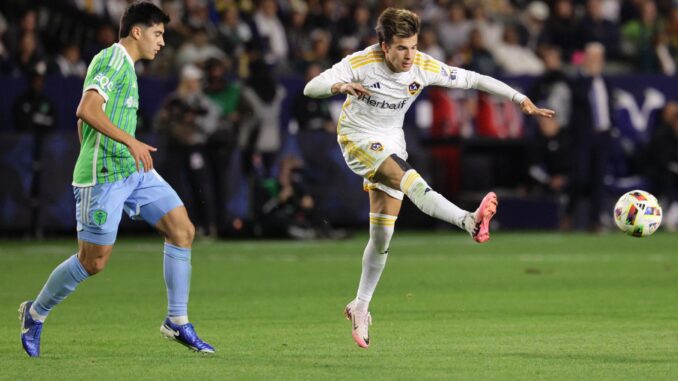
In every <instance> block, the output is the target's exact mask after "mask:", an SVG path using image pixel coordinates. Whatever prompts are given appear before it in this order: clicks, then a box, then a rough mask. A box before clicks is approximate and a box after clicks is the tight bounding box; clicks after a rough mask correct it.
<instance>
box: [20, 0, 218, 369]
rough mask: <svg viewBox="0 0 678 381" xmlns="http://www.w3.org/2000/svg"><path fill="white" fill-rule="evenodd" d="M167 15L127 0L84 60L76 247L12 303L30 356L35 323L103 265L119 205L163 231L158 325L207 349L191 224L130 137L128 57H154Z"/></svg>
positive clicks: (132, 103)
mask: <svg viewBox="0 0 678 381" xmlns="http://www.w3.org/2000/svg"><path fill="white" fill-rule="evenodd" d="M168 22H169V17H168V16H167V15H166V14H165V13H164V12H163V11H162V10H161V9H160V8H158V7H157V6H155V5H154V4H152V3H150V2H144V1H142V2H136V3H134V4H132V5H130V6H128V7H127V9H126V10H125V13H124V14H123V16H122V18H121V19H120V41H119V42H118V43H116V44H113V45H112V46H110V47H108V48H106V49H104V50H102V51H101V52H100V53H99V54H97V55H96V56H95V57H94V59H93V60H92V62H91V63H90V65H89V68H88V70H87V77H86V78H85V84H84V89H83V94H82V99H81V100H80V104H79V105H78V109H77V111H76V115H77V117H78V118H79V121H78V135H79V137H80V140H81V148H80V156H79V157H78V161H77V163H76V164H75V170H74V171H73V192H74V194H75V200H76V219H77V231H78V247H79V250H78V253H77V254H75V255H73V256H71V257H69V258H68V259H67V260H65V261H64V262H63V263H61V264H60V265H59V266H57V267H56V268H55V269H54V271H53V272H52V274H51V275H50V276H49V278H48V279H47V282H46V283H45V285H44V287H43V288H42V290H41V291H40V293H39V294H38V296H37V297H36V299H35V301H31V300H29V301H26V302H23V303H22V304H21V306H20V308H19V313H20V316H19V318H20V319H21V342H22V345H23V347H24V350H25V351H26V353H27V354H28V355H29V356H31V357H37V356H39V355H40V334H41V332H42V326H43V323H44V321H45V319H46V318H47V315H48V314H49V312H50V311H51V310H52V308H53V307H54V306H56V305H57V304H58V303H60V302H61V301H63V300H64V299H65V298H66V297H67V296H68V295H69V294H71V293H72V292H73V291H74V290H75V288H76V286H77V285H78V284H79V283H80V282H82V281H84V280H85V279H87V278H88V277H89V276H91V275H94V274H96V273H98V272H100V271H101V270H103V269H104V267H105V266H106V263H107V262H108V259H109V258H110V255H111V252H112V250H113V244H114V243H115V238H116V235H117V230H118V224H119V223H120V218H121V217H122V211H123V209H124V210H125V212H127V214H128V215H129V216H130V217H131V218H133V219H142V220H145V221H146V222H148V223H149V224H151V225H152V226H154V227H155V228H157V229H158V230H159V231H160V232H161V233H162V234H163V235H164V236H165V246H164V266H163V267H164V278H165V284H166V286H167V296H168V314H167V318H166V319H165V321H164V322H163V323H162V325H161V327H160V332H161V333H162V335H163V336H165V337H167V338H169V339H172V340H176V341H177V342H179V343H181V344H183V345H185V346H187V347H188V348H190V349H192V350H195V351H198V352H201V353H214V348H213V347H212V346H211V345H209V344H207V343H205V342H204V341H202V340H201V339H200V338H199V337H198V335H197V334H196V332H195V329H194V328H193V325H192V324H191V323H189V321H188V294H189V288H190V287H189V286H190V279H191V262H190V260H191V245H192V243H193V237H194V234H195V229H194V227H193V224H192V223H191V221H190V219H189V218H188V214H187V212H186V208H185V207H184V205H183V203H182V202H181V200H180V199H179V196H177V194H176V192H175V191H174V190H173V189H172V187H171V186H170V185H169V184H168V183H167V182H165V180H163V178H162V177H160V175H159V174H158V173H157V172H156V171H155V170H154V169H153V158H152V157H151V153H152V152H154V151H156V149H155V148H154V147H151V146H149V145H147V144H144V143H142V142H140V141H139V140H137V139H136V138H135V137H134V133H135V130H136V121H137V109H138V108H139V92H138V86H137V77H136V73H135V71H134V62H136V61H137V60H139V59H153V58H155V56H156V54H158V51H160V49H161V48H162V47H163V46H164V45H165V42H164V40H163V33H164V31H165V24H166V23H168Z"/></svg>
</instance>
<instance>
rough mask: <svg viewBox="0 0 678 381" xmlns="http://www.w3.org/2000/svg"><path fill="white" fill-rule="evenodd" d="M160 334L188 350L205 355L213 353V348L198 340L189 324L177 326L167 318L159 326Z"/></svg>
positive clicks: (191, 325)
mask: <svg viewBox="0 0 678 381" xmlns="http://www.w3.org/2000/svg"><path fill="white" fill-rule="evenodd" d="M160 333H161V334H162V335H163V336H164V337H165V338H167V339H169V340H175V341H177V342H178V343H179V344H181V345H184V346H186V347H187V348H188V349H190V350H193V351H196V352H199V353H205V354H213V353H214V348H213V347H212V346H211V345H209V344H207V343H206V342H204V341H202V340H200V338H199V337H198V334H197V333H196V332H195V329H194V328H193V324H191V323H188V324H184V325H178V324H174V323H172V322H171V321H170V319H169V318H167V319H165V321H164V322H163V323H162V325H161V326H160Z"/></svg>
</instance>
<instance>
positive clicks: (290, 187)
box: [254, 156, 326, 239]
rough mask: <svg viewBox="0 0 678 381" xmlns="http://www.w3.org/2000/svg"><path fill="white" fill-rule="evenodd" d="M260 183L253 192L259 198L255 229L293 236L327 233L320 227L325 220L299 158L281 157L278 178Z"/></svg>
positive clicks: (272, 235) (276, 234) (265, 233)
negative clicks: (317, 210) (320, 213)
mask: <svg viewBox="0 0 678 381" xmlns="http://www.w3.org/2000/svg"><path fill="white" fill-rule="evenodd" d="M259 185H260V186H259V187H257V189H256V190H255V192H254V193H255V197H256V198H258V199H259V200H260V201H259V202H257V203H256V206H257V209H258V210H257V211H256V213H255V214H256V221H255V225H257V226H258V228H257V229H255V233H256V232H259V233H260V234H261V235H263V236H266V237H288V238H295V239H313V238H320V237H323V236H326V235H325V234H323V231H322V228H323V226H324V225H325V224H324V223H323V222H322V220H321V219H320V218H319V216H318V215H317V213H316V211H315V200H314V199H313V196H312V195H311V192H310V187H309V186H308V181H307V171H306V170H305V168H304V164H303V162H302V161H301V160H300V159H299V158H297V157H294V156H286V157H284V158H283V159H282V160H281V161H280V171H279V173H278V176H277V178H276V179H270V180H269V181H267V182H265V183H261V184H259Z"/></svg>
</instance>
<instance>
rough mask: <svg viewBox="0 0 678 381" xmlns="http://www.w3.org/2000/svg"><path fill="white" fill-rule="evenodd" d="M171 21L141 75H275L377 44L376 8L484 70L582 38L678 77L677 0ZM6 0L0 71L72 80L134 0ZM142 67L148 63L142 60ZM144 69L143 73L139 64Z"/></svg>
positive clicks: (269, 10) (532, 69)
mask: <svg viewBox="0 0 678 381" xmlns="http://www.w3.org/2000/svg"><path fill="white" fill-rule="evenodd" d="M155 2H156V3H158V5H160V6H161V7H162V8H163V9H164V10H165V11H166V12H167V13H168V14H169V15H170V16H171V18H172V22H171V23H170V24H169V25H168V26H167V31H166V35H165V40H166V42H167V46H166V47H165V49H164V51H163V53H162V54H161V55H160V56H159V57H158V59H156V60H155V61H153V62H147V63H141V64H140V66H143V71H142V75H147V74H153V75H167V74H172V73H176V72H177V71H178V70H180V69H181V67H183V66H184V65H186V64H195V65H197V66H199V67H202V66H203V65H204V64H205V62H206V61H207V60H208V59H209V58H216V59H219V60H221V61H223V62H224V64H225V65H226V66H227V67H228V68H229V70H232V71H233V73H235V74H236V75H238V76H240V77H247V76H248V73H247V71H248V64H247V61H248V60H250V59H252V58H253V55H254V56H256V57H257V58H258V57H261V58H262V59H263V60H264V61H265V62H266V64H267V65H269V66H271V67H273V68H274V69H275V71H276V72H277V73H278V74H280V73H285V72H302V71H303V70H304V68H305V67H306V66H307V65H308V64H309V63H311V62H314V63H318V64H320V65H321V66H322V67H327V66H328V65H331V64H332V63H334V62H336V61H338V60H339V59H340V58H342V57H344V56H345V55H346V54H348V53H351V52H353V51H355V50H356V49H361V48H363V47H365V46H368V45H371V44H373V43H375V42H376V36H375V33H374V25H375V21H376V17H377V16H378V15H379V13H380V11H381V10H383V9H384V8H385V7H387V6H400V7H405V8H409V9H411V10H414V11H416V12H417V13H418V14H419V15H420V16H421V18H422V33H421V38H420V50H422V51H425V52H427V53H429V54H431V55H432V56H434V57H435V58H437V59H439V60H442V61H446V62H447V63H449V64H451V65H453V66H458V67H467V68H470V69H473V70H477V71H479V72H482V73H485V74H489V75H493V74H507V75H521V74H530V75H537V74H540V73H542V72H543V71H544V70H545V67H544V63H543V60H542V59H541V58H543V51H542V50H543V47H545V46H549V45H552V46H558V47H560V49H561V50H562V56H563V61H564V62H565V64H576V63H578V62H579V61H580V60H581V53H582V51H583V48H584V46H585V45H586V44H587V43H589V42H594V41H595V42H600V43H602V44H603V45H605V47H606V48H607V56H608V59H609V65H608V68H607V70H609V71H617V72H650V73H664V74H667V75H673V74H674V73H675V72H676V59H677V58H678V6H676V2H675V1H673V0H553V1H550V2H544V1H540V0H533V1H529V0H475V1H474V0H466V1H461V0H423V1H419V0H416V1H415V0H402V1H397V0H371V1H338V0H308V1H302V0H258V1H255V0H241V1H230V0H209V1H208V0H156V1H155ZM3 3H4V5H3V6H1V7H0V73H2V74H5V75H7V74H9V75H18V74H20V73H22V72H24V73H25V72H27V71H28V70H29V69H30V67H31V66H32V65H33V64H34V63H35V62H38V61H45V62H47V63H48V70H49V71H50V72H53V73H60V74H61V75H64V76H69V75H77V76H83V75H84V74H85V70H86V63H87V62H89V60H90V59H91V58H92V56H93V55H94V54H96V53H97V52H98V51H99V50H100V49H102V48H104V47H106V46H108V45H110V44H111V43H113V42H115V41H116V40H117V27H116V26H117V22H118V20H119V17H120V15H121V13H122V12H123V10H124V8H125V6H126V5H127V1H126V0H54V1H31V2H30V3H26V2H23V1H18V0H7V1H4V2H3ZM139 69H142V68H141V67H140V68H139ZM140 72H141V70H140Z"/></svg>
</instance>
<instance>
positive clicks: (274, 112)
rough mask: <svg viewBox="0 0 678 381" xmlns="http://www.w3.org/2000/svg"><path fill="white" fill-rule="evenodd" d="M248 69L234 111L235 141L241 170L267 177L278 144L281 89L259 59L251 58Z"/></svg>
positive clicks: (282, 88)
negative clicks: (236, 121)
mask: <svg viewBox="0 0 678 381" xmlns="http://www.w3.org/2000/svg"><path fill="white" fill-rule="evenodd" d="M249 72H250V76H249V78H247V80H246V82H245V86H244V87H243V88H242V91H241V94H242V97H241V100H240V104H239V110H238V112H239V114H240V115H241V118H240V125H239V136H238V143H239V146H240V149H241V152H242V154H243V158H242V161H243V165H244V169H245V173H246V174H248V175H256V176H258V177H261V178H267V177H270V176H271V174H272V171H271V169H272V167H273V164H274V162H275V159H276V156H277V154H278V151H279V150H280V147H281V144H282V142H281V136H280V134H281V131H280V130H281V127H280V113H281V111H282V102H283V99H284V98H285V88H284V87H283V86H282V85H280V84H279V83H278V81H277V79H276V78H275V76H274V75H273V73H272V70H271V67H270V66H268V65H267V64H266V62H265V61H263V60H262V59H259V60H255V61H252V62H251V63H250V68H249ZM255 172H256V173H255Z"/></svg>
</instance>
